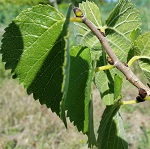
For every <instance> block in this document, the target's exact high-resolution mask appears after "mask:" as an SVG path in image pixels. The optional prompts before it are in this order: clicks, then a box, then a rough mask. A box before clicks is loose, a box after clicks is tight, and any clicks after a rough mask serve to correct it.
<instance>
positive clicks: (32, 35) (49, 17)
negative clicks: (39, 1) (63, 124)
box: [1, 5, 67, 115]
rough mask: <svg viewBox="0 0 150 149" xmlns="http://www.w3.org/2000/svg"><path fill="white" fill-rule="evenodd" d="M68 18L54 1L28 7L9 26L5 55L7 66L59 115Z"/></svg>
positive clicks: (5, 36) (29, 91) (4, 43)
mask: <svg viewBox="0 0 150 149" xmlns="http://www.w3.org/2000/svg"><path fill="white" fill-rule="evenodd" d="M64 24H65V18H64V16H63V15H62V14H61V13H59V12H58V11H57V10H56V9H55V8H53V7H51V6H50V5H38V6H34V7H32V8H31V9H27V10H25V11H23V12H22V13H20V15H19V16H18V17H17V18H16V19H15V20H14V21H13V22H12V23H11V24H10V25H9V27H8V28H6V32H5V33H4V35H3V37H4V38H3V40H2V47H1V48H2V50H1V52H2V54H3V55H2V58H3V61H4V62H6V65H5V67H6V69H12V73H13V76H14V78H16V77H17V78H19V82H20V83H22V84H23V85H24V87H25V88H26V89H27V92H28V94H31V93H33V96H34V98H35V99H39V101H40V103H41V104H46V105H47V107H48V108H51V109H52V111H53V112H56V113H57V115H59V113H60V101H61V99H62V96H63V94H62V91H61V90H62V82H63V69H64V61H65V58H66V56H65V53H66V52H65V47H66V44H65V42H66V41H65V39H64V37H65V36H66V33H67V31H66V30H67V28H66V27H65V26H64Z"/></svg>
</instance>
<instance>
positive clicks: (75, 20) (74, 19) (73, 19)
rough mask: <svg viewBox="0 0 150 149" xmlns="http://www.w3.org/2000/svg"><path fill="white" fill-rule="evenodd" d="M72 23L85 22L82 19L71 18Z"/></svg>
mask: <svg viewBox="0 0 150 149" xmlns="http://www.w3.org/2000/svg"><path fill="white" fill-rule="evenodd" d="M70 22H78V23H83V20H82V18H78V17H71V18H70Z"/></svg>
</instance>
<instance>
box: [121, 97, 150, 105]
mask: <svg viewBox="0 0 150 149" xmlns="http://www.w3.org/2000/svg"><path fill="white" fill-rule="evenodd" d="M144 100H145V101H146V100H149V101H150V96H146V97H145V98H144ZM136 103H140V102H139V101H137V99H135V100H129V101H120V105H130V104H136Z"/></svg>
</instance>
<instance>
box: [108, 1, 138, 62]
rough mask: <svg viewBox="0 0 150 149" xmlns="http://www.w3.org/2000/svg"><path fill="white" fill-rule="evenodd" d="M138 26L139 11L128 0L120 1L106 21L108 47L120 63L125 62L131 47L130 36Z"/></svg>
mask: <svg viewBox="0 0 150 149" xmlns="http://www.w3.org/2000/svg"><path fill="white" fill-rule="evenodd" d="M139 25H140V18H139V11H138V10H137V9H136V8H134V5H133V4H132V3H131V2H130V1H129V0H120V1H119V3H118V4H117V5H116V7H115V8H114V10H113V11H112V13H111V14H110V16H109V17H108V19H107V20H106V32H105V33H106V35H107V38H108V41H109V44H110V46H111V47H112V49H113V51H114V52H115V54H116V55H117V57H118V58H119V59H120V60H122V61H125V62H126V61H127V56H128V52H129V50H130V48H131V46H132V42H131V38H130V34H131V32H132V31H133V30H134V29H136V28H138V26H139Z"/></svg>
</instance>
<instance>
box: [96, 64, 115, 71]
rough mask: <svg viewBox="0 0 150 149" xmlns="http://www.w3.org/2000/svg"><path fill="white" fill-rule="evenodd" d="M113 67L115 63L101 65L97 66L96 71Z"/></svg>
mask: <svg viewBox="0 0 150 149" xmlns="http://www.w3.org/2000/svg"><path fill="white" fill-rule="evenodd" d="M112 68H114V66H113V65H106V66H101V67H97V68H96V69H95V72H98V71H102V70H108V69H112Z"/></svg>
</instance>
